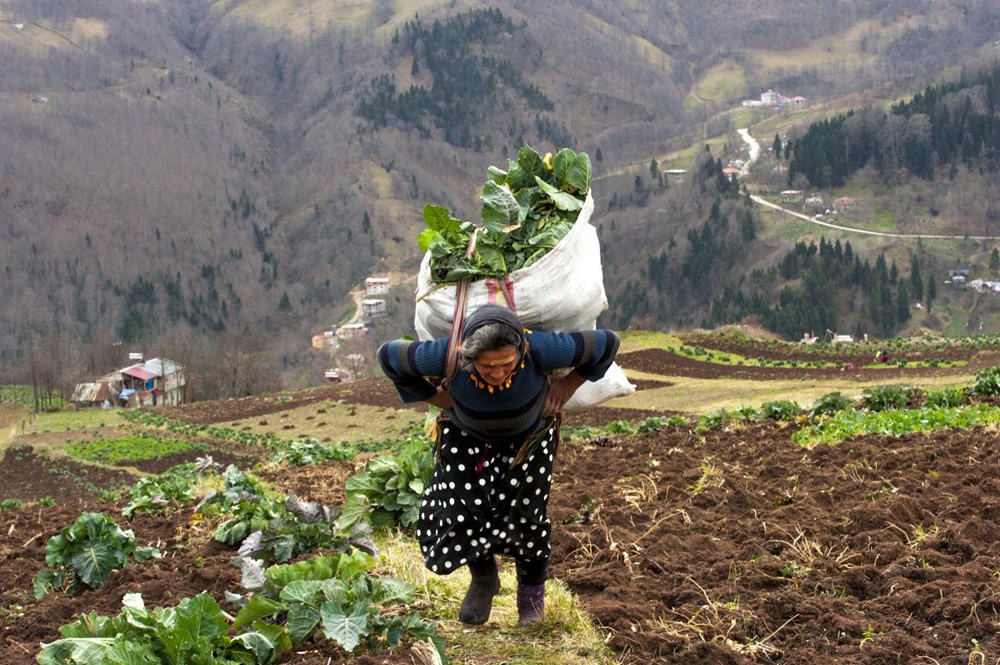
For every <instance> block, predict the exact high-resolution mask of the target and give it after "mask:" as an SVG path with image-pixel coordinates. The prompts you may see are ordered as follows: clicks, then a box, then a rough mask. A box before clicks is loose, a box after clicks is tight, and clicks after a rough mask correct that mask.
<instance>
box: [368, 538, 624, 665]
mask: <svg viewBox="0 0 1000 665" xmlns="http://www.w3.org/2000/svg"><path fill="white" fill-rule="evenodd" d="M376 545H377V546H378V548H379V551H380V552H381V556H382V559H381V561H380V562H379V563H380V564H381V565H382V566H384V567H386V568H388V569H389V570H390V571H391V574H392V575H393V576H395V577H397V578H399V579H401V580H403V581H405V582H408V583H409V584H411V585H413V587H414V588H415V589H416V592H417V596H418V597H419V598H420V599H422V600H427V601H430V602H431V603H432V604H433V606H434V614H435V616H434V617H433V618H434V620H435V621H436V622H437V626H438V633H439V634H440V635H442V636H444V638H445V643H446V645H447V652H448V657H449V659H450V660H451V662H453V663H496V662H504V663H511V665H514V664H515V663H516V664H517V665H612V664H613V663H617V662H618V658H617V657H616V656H615V655H614V654H613V653H612V652H611V651H610V649H608V648H607V646H606V645H605V643H604V635H602V634H601V633H600V632H599V631H598V630H597V629H596V628H595V627H594V625H593V624H592V623H591V621H590V619H589V618H588V617H587V615H586V614H585V613H584V611H583V609H582V608H580V606H579V604H578V603H577V600H576V597H575V596H573V594H572V593H571V592H570V591H569V590H568V589H567V587H566V585H565V584H563V583H562V582H561V581H559V580H557V579H550V580H549V581H548V582H547V583H546V594H545V616H544V618H543V620H542V622H541V623H540V624H539V625H537V626H534V627H531V628H518V627H517V607H516V604H515V601H516V593H515V589H516V587H517V580H516V578H515V576H514V566H513V564H512V563H505V564H503V565H502V566H501V567H500V593H499V594H497V596H496V598H495V600H494V602H493V611H492V612H491V614H490V621H489V623H487V624H486V629H485V630H482V629H480V630H472V629H470V628H469V626H466V625H464V624H462V623H460V622H459V621H458V609H459V606H460V605H461V603H462V597H463V596H464V595H465V590H466V588H467V587H468V585H469V574H468V572H467V570H466V569H464V568H463V569H462V570H459V571H456V572H455V573H453V574H451V575H446V576H439V575H434V574H433V573H430V572H428V571H427V569H425V568H424V566H423V561H422V558H421V555H420V550H419V548H418V546H417V543H416V541H415V540H414V539H413V538H410V537H408V536H406V535H403V534H401V533H400V532H397V531H389V532H386V533H384V534H382V535H380V536H377V537H376ZM497 654H503V657H502V658H501V660H500V661H498V660H497Z"/></svg>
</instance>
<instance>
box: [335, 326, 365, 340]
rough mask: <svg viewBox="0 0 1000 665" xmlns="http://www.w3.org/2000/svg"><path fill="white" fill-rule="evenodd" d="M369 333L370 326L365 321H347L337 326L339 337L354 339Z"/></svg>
mask: <svg viewBox="0 0 1000 665" xmlns="http://www.w3.org/2000/svg"><path fill="white" fill-rule="evenodd" d="M367 334H368V326H366V325H365V324H363V323H345V324H344V325H342V326H340V327H339V328H337V337H338V338H340V339H354V338H356V337H364V336H365V335H367Z"/></svg>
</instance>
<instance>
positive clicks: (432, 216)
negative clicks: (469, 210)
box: [424, 203, 462, 233]
mask: <svg viewBox="0 0 1000 665" xmlns="http://www.w3.org/2000/svg"><path fill="white" fill-rule="evenodd" d="M424 222H425V223H426V224H427V226H429V227H430V228H432V229H434V230H435V231H438V232H439V233H448V232H450V233H454V232H457V231H458V230H460V229H461V227H462V220H460V219H457V218H456V217H454V216H453V215H452V214H451V211H450V210H448V209H447V208H445V207H443V206H436V205H431V204H429V203H428V204H427V205H426V206H424Z"/></svg>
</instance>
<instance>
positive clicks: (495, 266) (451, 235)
mask: <svg viewBox="0 0 1000 665" xmlns="http://www.w3.org/2000/svg"><path fill="white" fill-rule="evenodd" d="M590 172H591V169H590V157H589V156H588V155H587V153H585V152H580V153H577V152H573V151H572V150H570V149H569V148H563V149H561V150H559V151H558V152H556V154H555V156H554V157H553V156H552V154H551V153H549V154H546V155H545V157H544V158H543V157H541V156H540V155H539V154H538V153H537V152H536V151H535V150H533V149H532V148H531V147H529V146H524V147H523V148H521V150H520V151H519V152H518V154H517V161H516V162H514V161H509V162H508V169H507V171H502V170H500V169H499V168H497V167H495V166H491V167H490V168H489V169H488V171H487V180H486V184H485V185H483V191H482V194H481V198H482V201H483V209H482V218H483V225H482V226H481V227H480V226H476V225H475V224H473V223H472V222H464V221H462V220H460V219H456V218H455V217H454V216H453V215H452V214H451V211H450V210H448V209H447V208H444V207H442V206H435V205H427V206H426V207H424V222H425V223H426V224H427V227H428V228H426V229H424V231H423V232H422V233H421V234H420V238H419V244H420V249H421V251H424V252H427V251H429V252H430V270H431V277H432V279H433V280H434V281H435V282H437V283H439V284H440V283H447V282H456V281H458V280H462V279H468V280H477V279H483V278H485V277H502V276H503V275H507V274H509V273H512V272H514V271H515V270H520V269H522V268H527V267H528V266H530V265H531V264H532V263H534V262H535V261H537V260H538V259H540V258H541V257H542V256H544V255H545V254H547V253H548V252H549V251H551V250H552V249H553V248H554V247H555V246H556V244H557V243H558V242H559V241H560V240H562V238H563V237H564V236H565V235H566V234H567V233H569V230H570V229H571V228H572V227H573V223H574V222H576V218H577V217H578V216H579V214H580V210H581V209H582V208H583V203H584V199H585V198H586V196H587V192H588V191H590ZM473 233H475V234H476V241H475V249H474V251H473V253H472V254H471V255H470V256H469V257H466V250H467V248H468V246H469V240H470V238H471V237H472V234H473Z"/></svg>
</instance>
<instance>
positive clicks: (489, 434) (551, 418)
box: [378, 305, 618, 626]
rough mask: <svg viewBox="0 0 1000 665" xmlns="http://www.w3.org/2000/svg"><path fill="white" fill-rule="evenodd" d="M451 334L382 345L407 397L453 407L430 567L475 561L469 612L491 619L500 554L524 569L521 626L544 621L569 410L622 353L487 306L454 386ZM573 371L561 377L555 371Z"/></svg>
mask: <svg viewBox="0 0 1000 665" xmlns="http://www.w3.org/2000/svg"><path fill="white" fill-rule="evenodd" d="M447 350H448V339H447V338H442V339H437V340H432V341H427V342H413V341H406V340H397V341H393V342H389V343H387V344H384V345H382V347H381V348H380V349H379V351H378V358H379V363H380V364H381V366H382V370H383V371H384V372H385V374H386V376H388V377H389V378H390V379H391V380H392V381H393V383H394V384H395V385H396V390H397V391H398V392H399V395H400V397H401V398H402V400H403V401H404V402H408V403H409V402H416V401H421V400H423V401H426V402H428V403H430V404H434V405H435V406H438V407H440V408H441V409H443V414H442V417H441V418H440V419H439V422H438V442H437V463H436V465H435V468H434V477H433V479H432V480H431V485H430V487H428V489H427V491H426V493H425V494H424V498H423V503H422V505H421V510H420V517H419V520H418V522H417V539H418V541H419V542H420V548H421V551H422V552H423V555H424V563H425V565H426V566H427V567H428V568H429V569H430V570H431V571H433V572H435V573H438V574H441V575H447V574H448V573H451V572H454V571H455V570H456V569H458V568H460V567H462V566H465V565H467V566H468V567H469V571H470V573H471V576H472V582H471V584H470V585H469V589H468V591H467V592H466V594H465V598H464V599H463V600H462V607H461V610H460V611H459V618H460V619H461V620H462V621H463V622H465V623H468V624H474V625H477V624H482V623H485V622H486V621H487V620H488V619H489V617H490V609H491V608H492V606H493V597H494V596H495V595H496V593H497V592H498V591H499V589H500V577H499V575H498V572H497V563H496V559H495V557H494V555H495V554H503V555H508V556H510V557H512V558H513V559H514V561H515V566H516V571H517V610H518V624H519V625H522V626H525V625H531V624H534V623H537V622H538V621H540V620H541V617H542V611H543V608H544V599H545V580H546V577H547V570H548V560H549V534H550V526H549V519H548V517H547V514H546V508H547V504H548V498H549V487H550V484H551V479H552V461H553V459H554V456H555V449H556V445H557V443H558V438H559V413H560V411H561V410H562V408H563V406H564V405H565V404H566V402H567V400H569V398H570V397H572V395H573V393H574V392H576V389H577V388H579V387H580V386H581V385H582V384H583V383H584V381H588V380H589V381H596V380H598V379H600V378H601V377H603V376H604V374H605V372H606V371H607V370H608V367H609V366H610V365H611V363H612V362H613V361H614V359H615V354H616V353H617V352H618V336H617V335H615V333H613V332H611V331H609V330H599V329H598V330H587V331H581V332H573V333H548V332H535V333H532V332H530V331H527V330H525V329H524V328H523V326H522V325H521V322H520V320H519V319H518V318H517V316H516V315H515V314H514V313H513V312H511V311H510V310H508V309H506V308H504V307H501V306H499V305H484V306H482V307H480V308H479V309H477V310H476V311H475V312H473V313H472V315H470V316H469V317H468V318H467V319H466V322H465V327H464V330H463V331H462V338H461V345H460V347H459V351H458V354H459V355H458V370H457V372H456V373H455V375H454V377H452V379H451V380H450V381H446V382H445V385H439V386H435V384H433V383H431V382H430V381H429V380H428V379H429V378H440V377H442V376H443V375H444V373H445V367H446V361H447ZM557 369H571V370H572V371H570V372H569V373H568V374H565V375H564V376H562V377H561V378H552V375H550V372H552V371H553V370H557Z"/></svg>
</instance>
